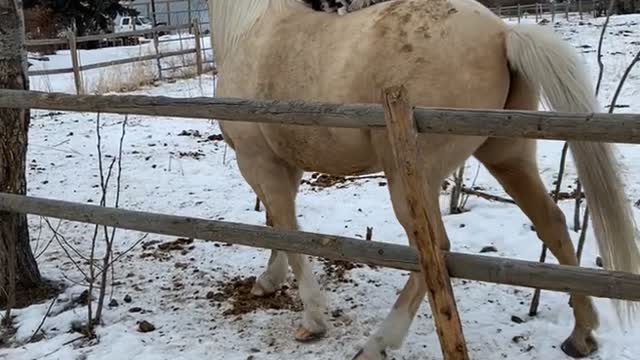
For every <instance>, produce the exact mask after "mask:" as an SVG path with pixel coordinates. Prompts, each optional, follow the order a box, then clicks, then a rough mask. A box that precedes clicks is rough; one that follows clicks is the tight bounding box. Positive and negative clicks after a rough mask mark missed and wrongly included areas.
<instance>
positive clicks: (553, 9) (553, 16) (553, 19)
mask: <svg viewBox="0 0 640 360" xmlns="http://www.w3.org/2000/svg"><path fill="white" fill-rule="evenodd" d="M551 23H552V24H555V23H556V3H555V2H553V3H551Z"/></svg>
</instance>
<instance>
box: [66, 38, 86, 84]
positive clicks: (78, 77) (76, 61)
mask: <svg viewBox="0 0 640 360" xmlns="http://www.w3.org/2000/svg"><path fill="white" fill-rule="evenodd" d="M67 39H68V40H69V52H70V53H71V65H72V68H73V82H74V84H75V86H76V94H78V95H82V94H84V86H83V84H82V74H81V73H80V71H81V70H80V58H79V57H78V46H77V43H76V33H75V27H74V30H73V31H69V32H67Z"/></svg>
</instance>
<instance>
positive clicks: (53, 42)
mask: <svg viewBox="0 0 640 360" xmlns="http://www.w3.org/2000/svg"><path fill="white" fill-rule="evenodd" d="M67 43H68V40H67V39H62V38H60V39H34V40H26V41H25V42H24V44H25V46H26V47H30V46H43V45H66V44H67Z"/></svg>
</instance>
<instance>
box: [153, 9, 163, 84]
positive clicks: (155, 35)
mask: <svg viewBox="0 0 640 360" xmlns="http://www.w3.org/2000/svg"><path fill="white" fill-rule="evenodd" d="M151 16H152V17H151V20H152V21H153V28H154V30H155V28H156V27H157V26H158V20H157V17H156V1H155V0H151ZM158 36H159V35H158V31H154V32H153V48H154V49H155V51H156V66H157V67H158V79H160V80H162V63H161V62H160V60H161V59H160V39H158Z"/></svg>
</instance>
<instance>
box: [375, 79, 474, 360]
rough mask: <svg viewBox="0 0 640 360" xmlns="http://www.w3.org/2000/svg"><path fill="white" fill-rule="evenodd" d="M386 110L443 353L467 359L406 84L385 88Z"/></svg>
mask: <svg viewBox="0 0 640 360" xmlns="http://www.w3.org/2000/svg"><path fill="white" fill-rule="evenodd" d="M384 113H385V120H386V124H387V131H388V134H389V140H390V142H391V148H392V150H393V153H394V155H395V159H396V166H397V167H398V170H399V171H398V172H399V175H400V178H401V181H402V185H403V187H404V191H405V194H406V197H407V203H408V205H409V207H410V209H411V214H413V219H412V221H413V224H412V230H411V234H413V236H414V239H413V240H414V241H415V244H416V245H417V248H418V257H419V259H420V264H421V269H422V275H423V276H424V278H425V281H426V283H427V287H428V289H429V290H428V291H427V293H428V295H429V304H430V306H431V311H432V313H433V318H434V320H435V323H436V329H437V332H438V337H439V339H440V347H441V350H442V354H443V356H444V359H445V360H467V359H469V355H468V354H467V347H466V344H465V340H464V335H463V333H462V325H461V323H460V316H459V315H458V310H457V306H456V303H455V298H454V296H453V289H452V286H451V280H450V279H449V273H448V271H447V268H446V264H445V259H444V255H443V253H442V251H441V250H440V248H439V245H438V238H442V237H445V236H446V233H445V229H444V225H443V224H442V221H441V220H440V219H439V218H438V219H433V218H431V217H430V216H429V215H428V214H438V215H437V216H440V208H439V206H438V204H437V203H433V201H431V200H430V199H431V198H430V197H429V196H427V194H426V193H425V184H426V181H425V179H423V176H422V174H421V172H420V170H419V168H418V166H417V165H416V163H417V156H418V149H417V138H418V132H417V129H416V125H415V121H414V117H413V109H412V108H411V105H410V104H409V100H408V95H407V90H406V89H405V88H404V87H392V88H389V89H386V90H385V91H384Z"/></svg>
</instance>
